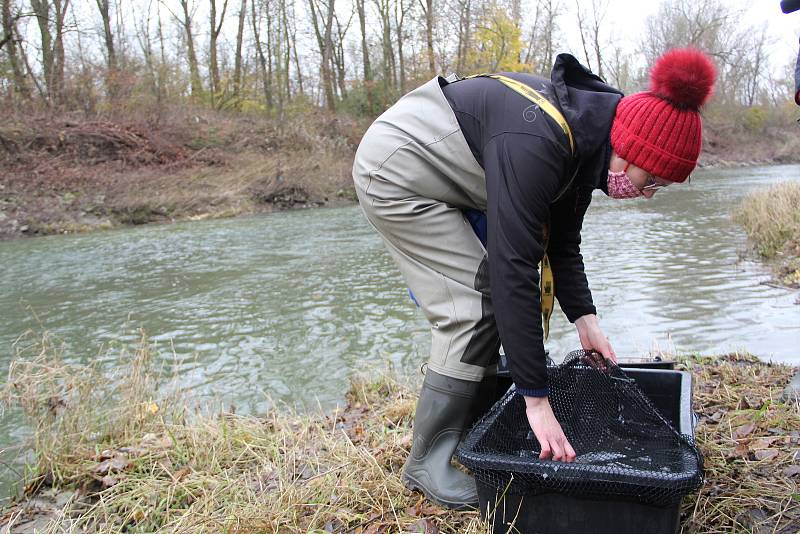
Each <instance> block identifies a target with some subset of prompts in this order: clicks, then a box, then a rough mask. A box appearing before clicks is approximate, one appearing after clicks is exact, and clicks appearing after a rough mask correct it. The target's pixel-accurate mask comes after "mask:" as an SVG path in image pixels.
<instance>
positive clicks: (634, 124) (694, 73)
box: [611, 48, 716, 182]
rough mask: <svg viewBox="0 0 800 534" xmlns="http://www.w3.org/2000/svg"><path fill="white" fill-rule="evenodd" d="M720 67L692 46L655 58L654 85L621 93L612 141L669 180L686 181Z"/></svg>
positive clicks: (626, 156)
mask: <svg viewBox="0 0 800 534" xmlns="http://www.w3.org/2000/svg"><path fill="white" fill-rule="evenodd" d="M715 76H716V69H715V68H714V64H713V63H712V62H711V59H709V57H708V56H707V55H706V54H704V53H703V52H701V51H699V50H696V49H693V48H683V49H673V50H670V51H669V52H667V53H665V54H664V55H662V56H661V57H660V58H658V60H656V63H655V65H654V66H653V69H652V70H651V71H650V90H649V91H644V92H642V93H636V94H633V95H630V96H626V97H623V98H622V99H621V100H620V102H619V105H618V106H617V110H616V114H615V116H614V122H613V123H612V126H611V146H612V147H613V148H614V151H615V152H616V153H617V154H618V155H619V156H620V157H621V158H623V159H625V160H626V161H628V162H630V163H632V164H634V165H636V166H637V167H640V168H642V169H644V170H645V171H647V172H648V173H650V174H652V175H655V176H657V177H659V178H663V179H665V180H670V181H673V182H683V181H684V180H686V178H687V177H688V176H689V174H690V173H691V172H692V170H693V169H694V168H695V166H696V165H697V158H698V156H699V155H700V146H701V145H702V131H703V126H702V121H701V119H700V113H699V111H698V109H699V108H700V106H702V105H703V104H705V103H706V102H707V101H708V99H709V98H710V96H711V94H712V92H713V86H714V78H715Z"/></svg>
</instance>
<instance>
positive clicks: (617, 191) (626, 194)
mask: <svg viewBox="0 0 800 534" xmlns="http://www.w3.org/2000/svg"><path fill="white" fill-rule="evenodd" d="M608 196H610V197H611V198H637V197H643V196H644V195H643V194H642V192H641V191H640V190H639V188H638V187H636V186H635V185H633V182H631V179H630V178H628V173H627V172H626V171H619V172H613V171H608Z"/></svg>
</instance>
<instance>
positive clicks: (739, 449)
mask: <svg viewBox="0 0 800 534" xmlns="http://www.w3.org/2000/svg"><path fill="white" fill-rule="evenodd" d="M749 454H750V447H748V446H747V443H739V444H737V445H736V448H735V449H733V455H734V456H739V457H741V458H747V456H748V455H749Z"/></svg>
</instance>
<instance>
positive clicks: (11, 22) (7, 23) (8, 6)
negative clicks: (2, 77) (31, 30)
mask: <svg viewBox="0 0 800 534" xmlns="http://www.w3.org/2000/svg"><path fill="white" fill-rule="evenodd" d="M12 4H13V0H0V7H1V8H2V13H1V14H0V15H1V16H2V19H3V38H2V39H0V41H2V42H4V44H3V45H0V48H2V47H3V46H5V47H6V55H7V56H8V62H9V64H10V66H11V74H12V76H13V77H14V80H13V81H14V92H15V93H17V94H18V95H20V96H22V97H24V98H29V97H30V94H31V92H30V88H29V87H28V83H27V81H26V80H25V73H24V71H23V70H22V65H21V59H20V57H19V55H18V52H17V39H18V38H19V37H18V36H17V25H16V16H15V15H14V14H13V13H12V7H13V5H12Z"/></svg>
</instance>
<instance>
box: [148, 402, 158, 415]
mask: <svg viewBox="0 0 800 534" xmlns="http://www.w3.org/2000/svg"><path fill="white" fill-rule="evenodd" d="M147 411H148V412H150V413H151V414H153V415H155V414H157V413H158V404H156V403H155V402H151V403H150V404H148V405H147Z"/></svg>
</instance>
